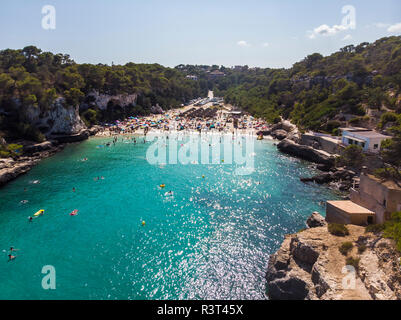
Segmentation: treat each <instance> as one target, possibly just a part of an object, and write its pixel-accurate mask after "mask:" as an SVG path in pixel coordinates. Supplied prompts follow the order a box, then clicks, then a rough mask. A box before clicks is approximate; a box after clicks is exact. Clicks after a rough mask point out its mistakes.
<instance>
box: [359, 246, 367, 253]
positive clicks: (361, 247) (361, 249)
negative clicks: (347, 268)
mask: <svg viewBox="0 0 401 320" xmlns="http://www.w3.org/2000/svg"><path fill="white" fill-rule="evenodd" d="M365 250H366V245H364V244H360V245H359V246H358V253H359V254H362V253H364V252H365Z"/></svg>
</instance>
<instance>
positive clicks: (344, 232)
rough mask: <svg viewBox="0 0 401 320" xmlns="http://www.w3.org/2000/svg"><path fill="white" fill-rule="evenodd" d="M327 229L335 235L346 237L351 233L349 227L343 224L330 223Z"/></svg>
mask: <svg viewBox="0 0 401 320" xmlns="http://www.w3.org/2000/svg"><path fill="white" fill-rule="evenodd" d="M327 229H328V231H329V233H330V234H332V235H334V236H339V237H345V236H348V235H349V231H348V229H347V227H346V226H345V225H343V224H339V223H329V224H328V226H327Z"/></svg>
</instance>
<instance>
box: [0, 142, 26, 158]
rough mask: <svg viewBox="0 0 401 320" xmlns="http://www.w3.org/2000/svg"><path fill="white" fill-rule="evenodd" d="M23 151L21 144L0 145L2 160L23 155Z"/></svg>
mask: <svg viewBox="0 0 401 320" xmlns="http://www.w3.org/2000/svg"><path fill="white" fill-rule="evenodd" d="M22 151H23V150H22V146H21V145H19V144H9V145H0V158H8V157H15V156H17V155H20V154H22Z"/></svg>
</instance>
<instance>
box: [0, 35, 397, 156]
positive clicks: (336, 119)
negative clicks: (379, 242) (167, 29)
mask: <svg viewBox="0 0 401 320" xmlns="http://www.w3.org/2000/svg"><path fill="white" fill-rule="evenodd" d="M215 70H219V71H221V72H223V73H224V75H225V76H224V77H217V78H213V76H211V75H210V73H211V72H213V71H215ZM187 75H196V76H197V78H198V80H190V79H187V78H186V76H187ZM208 90H214V91H215V95H216V96H224V98H225V100H226V102H227V103H231V104H233V105H236V106H238V107H241V108H243V109H244V110H245V111H248V112H250V113H251V114H252V115H254V116H257V117H262V118H265V119H266V120H267V121H269V122H271V123H276V122H278V121H279V120H280V117H284V118H286V119H290V120H291V121H292V122H294V123H296V124H297V125H298V126H299V127H300V129H301V132H302V131H304V130H308V129H311V130H315V131H321V132H327V133H330V134H335V135H337V134H338V133H339V131H338V128H339V127H340V126H341V125H344V124H345V123H346V121H345V120H346V119H350V115H351V121H350V123H351V124H358V123H360V122H364V121H368V120H369V118H368V117H367V116H366V111H368V110H369V109H373V110H382V109H383V110H386V111H387V112H386V113H385V114H384V115H383V116H382V119H381V121H380V125H379V126H381V127H383V128H384V127H386V129H387V126H388V124H389V123H391V124H392V125H393V128H392V129H391V130H392V131H391V132H393V134H395V135H397V134H398V133H400V132H401V119H400V118H401V116H400V114H401V103H400V99H399V97H400V95H401V37H400V36H394V37H387V38H382V39H379V40H377V41H376V42H374V43H367V42H365V43H361V44H360V45H357V46H353V45H350V46H347V47H344V48H342V49H340V50H339V51H338V52H335V53H333V54H332V55H330V56H327V57H324V56H322V55H321V54H319V53H314V54H311V55H309V56H307V57H306V58H305V59H303V60H302V61H300V62H297V63H295V64H294V65H293V66H292V68H289V69H270V68H266V69H263V68H248V67H247V66H244V67H242V68H225V67H224V66H220V67H219V66H217V65H213V66H204V65H196V66H192V65H179V66H177V67H176V68H165V67H163V66H161V65H158V64H135V63H127V64H125V65H112V66H108V65H104V64H98V65H91V64H77V63H75V62H74V61H73V60H72V59H71V58H70V56H69V55H67V54H53V53H50V52H42V51H41V50H40V49H38V48H36V47H34V46H27V47H25V48H23V49H19V50H11V49H6V50H2V51H0V122H1V123H2V124H1V126H2V129H3V131H5V132H6V133H7V135H10V134H11V135H12V134H14V135H17V136H18V137H21V136H24V137H26V138H30V139H33V140H37V141H40V140H41V139H42V138H43V137H42V136H40V134H39V133H38V132H36V131H35V129H37V130H39V131H40V132H42V133H45V132H46V128H36V127H35V128H34V129H29V128H27V127H26V124H29V125H31V124H32V123H31V121H30V117H29V115H30V114H32V113H35V112H36V113H39V114H44V113H45V112H47V111H49V110H51V108H54V103H55V101H58V100H57V99H58V98H64V99H63V100H62V101H64V104H65V106H77V105H79V106H80V112H81V115H82V117H83V120H84V121H85V123H86V124H88V125H94V124H97V123H99V122H110V121H113V120H116V119H121V118H125V117H128V116H135V115H148V114H149V113H150V109H151V107H152V106H155V105H156V104H158V105H159V106H161V108H163V109H165V110H167V109H170V108H175V107H178V106H180V105H181V104H182V103H185V102H187V101H188V100H190V99H192V98H195V97H199V96H205V95H206V93H207V91H208ZM94 92H98V93H100V94H108V95H118V94H135V95H137V100H136V103H135V105H130V106H128V107H125V108H124V107H122V106H120V105H118V102H116V101H110V102H109V105H108V106H107V108H106V109H105V110H104V109H100V108H99V106H97V105H96V103H95V101H94V99H93V97H91V95H90V94H91V93H94ZM384 108H385V109H384ZM388 110H390V111H388ZM21 123H22V124H23V125H22V127H20V124H21ZM397 128H398V129H397ZM388 130H390V129H388ZM397 130H398V131H397ZM397 132H398V133H397ZM400 141H401V138H400V139H399V141H398V142H397V141H395V142H388V143H387V144H385V145H384V150H383V154H384V155H385V157H387V158H389V159H390V158H391V159H392V160H393V161H392V162H394V161H395V160H396V159H395V157H394V155H396V154H397V152H398V154H400V153H399V148H400V144H401V142H400ZM398 158H400V157H398ZM399 161H401V160H399Z"/></svg>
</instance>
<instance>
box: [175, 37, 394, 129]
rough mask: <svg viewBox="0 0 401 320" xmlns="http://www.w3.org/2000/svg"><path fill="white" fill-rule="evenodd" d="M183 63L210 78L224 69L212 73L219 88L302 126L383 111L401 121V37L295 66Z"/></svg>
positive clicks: (236, 100) (272, 117)
mask: <svg viewBox="0 0 401 320" xmlns="http://www.w3.org/2000/svg"><path fill="white" fill-rule="evenodd" d="M177 68H178V67H177ZM179 69H181V70H182V69H184V70H185V71H186V73H187V74H194V75H197V76H198V77H199V78H200V79H204V78H205V77H206V78H207V74H208V73H207V71H205V70H209V71H212V70H216V69H219V70H220V71H222V72H224V74H225V76H224V77H219V78H218V79H213V80H212V81H210V77H209V86H210V87H213V88H214V90H215V94H216V95H222V96H224V97H225V100H226V102H228V103H231V104H233V105H235V106H238V107H241V108H243V109H245V110H247V111H249V112H250V113H252V114H254V115H256V116H260V117H264V118H266V119H267V120H269V121H271V122H274V121H278V119H279V116H283V117H285V118H289V119H291V120H292V121H293V122H294V123H296V124H297V125H298V126H300V127H301V128H304V129H313V130H321V131H326V132H330V133H331V132H333V130H335V129H336V128H337V127H338V126H339V125H340V123H341V121H344V120H351V122H352V123H354V124H358V122H359V124H361V123H362V124H363V122H369V120H370V119H369V117H371V118H375V117H378V118H380V116H382V115H383V119H382V120H383V121H384V122H386V121H389V120H391V121H394V120H396V119H397V118H398V121H400V123H401V120H400V116H399V114H400V112H401V108H400V98H399V94H400V93H401V37H389V38H382V39H380V40H377V41H376V42H374V43H371V44H370V43H361V44H360V45H358V46H353V45H350V46H347V47H344V48H342V49H341V50H340V51H338V52H336V53H334V54H332V55H330V56H327V57H323V56H322V55H321V54H319V53H314V54H311V55H309V56H307V57H306V58H305V59H304V60H302V61H300V62H298V63H295V64H294V65H293V67H292V68H290V69H262V68H248V67H246V66H245V67H240V68H238V67H237V68H232V69H231V68H225V67H220V68H219V67H217V66H213V67H208V68H207V67H205V66H179ZM371 120H372V119H371ZM373 120H374V119H373ZM383 121H382V122H381V123H379V124H377V123H376V124H374V125H385V123H383Z"/></svg>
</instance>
